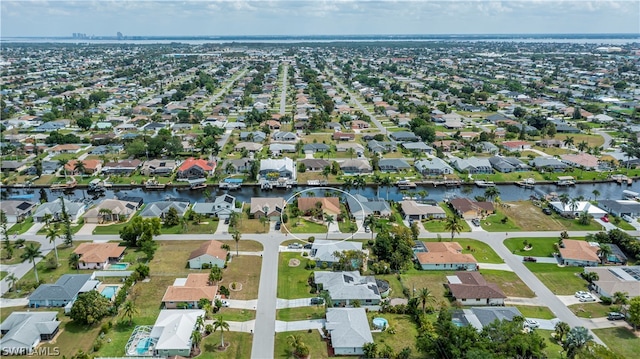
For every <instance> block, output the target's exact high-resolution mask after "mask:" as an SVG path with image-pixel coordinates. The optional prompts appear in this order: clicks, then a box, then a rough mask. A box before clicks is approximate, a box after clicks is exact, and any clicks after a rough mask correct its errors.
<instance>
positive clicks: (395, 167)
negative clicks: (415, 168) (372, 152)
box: [378, 158, 411, 172]
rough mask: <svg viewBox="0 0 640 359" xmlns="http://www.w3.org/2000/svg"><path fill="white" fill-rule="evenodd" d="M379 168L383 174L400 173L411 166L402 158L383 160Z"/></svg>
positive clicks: (379, 161)
mask: <svg viewBox="0 0 640 359" xmlns="http://www.w3.org/2000/svg"><path fill="white" fill-rule="evenodd" d="M378 167H380V171H382V172H399V171H404V170H408V169H410V168H411V165H409V163H407V161H405V160H403V159H402V158H381V159H380V160H378Z"/></svg>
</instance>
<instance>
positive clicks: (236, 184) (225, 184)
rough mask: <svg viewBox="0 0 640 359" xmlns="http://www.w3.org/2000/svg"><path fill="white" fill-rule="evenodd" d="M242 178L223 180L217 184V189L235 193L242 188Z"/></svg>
mask: <svg viewBox="0 0 640 359" xmlns="http://www.w3.org/2000/svg"><path fill="white" fill-rule="evenodd" d="M242 182H243V180H242V178H225V179H224V180H223V181H222V182H220V183H219V184H218V188H220V189H227V190H230V191H237V190H239V189H240V187H242Z"/></svg>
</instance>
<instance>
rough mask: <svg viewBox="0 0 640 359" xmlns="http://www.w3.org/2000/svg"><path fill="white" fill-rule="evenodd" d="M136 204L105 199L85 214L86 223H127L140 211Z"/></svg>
mask: <svg viewBox="0 0 640 359" xmlns="http://www.w3.org/2000/svg"><path fill="white" fill-rule="evenodd" d="M138 208H139V205H138V203H136V202H127V201H123V200H118V199H105V200H104V201H102V202H100V203H99V204H98V205H97V206H95V207H94V208H92V209H90V210H88V211H87V212H86V213H85V214H84V216H83V217H84V221H85V223H105V222H126V221H128V220H129V219H130V218H131V217H132V216H133V215H134V214H135V213H136V211H137V210H138Z"/></svg>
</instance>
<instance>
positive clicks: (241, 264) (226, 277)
mask: <svg viewBox="0 0 640 359" xmlns="http://www.w3.org/2000/svg"><path fill="white" fill-rule="evenodd" d="M232 248H233V246H232ZM261 269H262V257H257V256H243V255H241V256H239V257H233V259H232V260H231V262H229V264H228V266H227V268H226V269H225V270H224V271H223V273H222V281H221V282H220V285H224V286H225V287H227V288H229V289H230V291H231V292H230V293H229V298H230V299H241V300H249V299H257V298H258V286H259V284H260V270H261ZM233 282H236V283H239V284H241V285H242V290H237V291H236V290H231V283H233Z"/></svg>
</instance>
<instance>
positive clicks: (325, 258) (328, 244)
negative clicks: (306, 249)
mask: <svg viewBox="0 0 640 359" xmlns="http://www.w3.org/2000/svg"><path fill="white" fill-rule="evenodd" d="M346 251H359V252H362V243H361V242H347V241H332V240H325V239H316V240H315V241H314V242H313V244H312V245H311V252H310V253H309V257H311V258H313V259H314V260H315V261H316V262H317V263H318V266H320V265H321V264H323V263H326V264H327V265H328V266H331V265H333V264H334V263H336V262H338V258H337V257H336V256H335V253H336V252H338V253H342V252H346Z"/></svg>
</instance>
